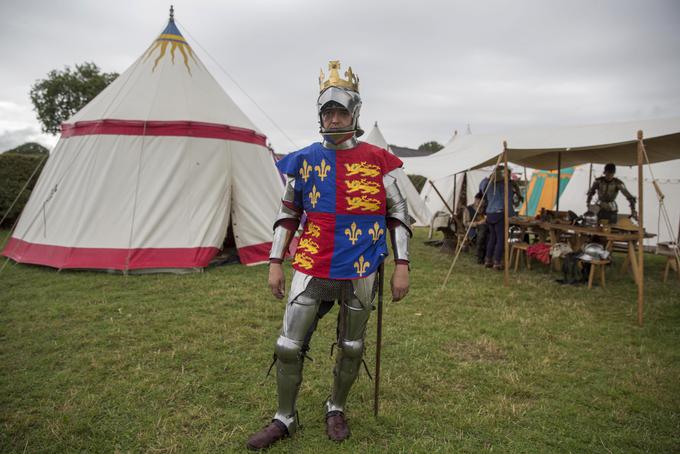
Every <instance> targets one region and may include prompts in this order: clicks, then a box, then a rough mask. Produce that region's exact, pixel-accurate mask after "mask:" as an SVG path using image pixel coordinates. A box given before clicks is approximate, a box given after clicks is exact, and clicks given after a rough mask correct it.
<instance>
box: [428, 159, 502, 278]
mask: <svg viewBox="0 0 680 454" xmlns="http://www.w3.org/2000/svg"><path fill="white" fill-rule="evenodd" d="M502 158H503V153H500V154H499V155H498V159H497V160H496V165H494V166H493V172H492V174H493V175H495V174H496V171H497V170H498V165H499V164H500V162H501V159H502ZM489 186H491V181H490V179H489V183H488V184H487V185H486V187H485V188H484V192H482V199H481V200H480V203H479V205H478V206H477V209H476V210H475V214H474V216H472V219H477V215H478V214H479V209H480V208H481V207H482V203H483V202H484V199H485V198H486V192H487V191H488V190H489ZM471 228H472V222H470V224H469V225H468V228H467V230H465V236H464V237H463V240H462V241H461V242H460V243H459V244H458V248H457V251H456V255H454V256H453V260H452V261H451V266H450V267H449V271H448V272H447V273H446V277H445V278H444V282H443V283H442V286H441V287H440V289H439V290H444V288H445V287H446V284H447V283H448V282H449V278H450V277H451V272H452V271H453V267H454V266H456V262H457V261H458V256H459V255H460V251H462V250H463V244H465V241H466V240H467V238H468V235H470V229H471Z"/></svg>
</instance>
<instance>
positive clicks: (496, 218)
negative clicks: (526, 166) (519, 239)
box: [479, 166, 523, 271]
mask: <svg viewBox="0 0 680 454" xmlns="http://www.w3.org/2000/svg"><path fill="white" fill-rule="evenodd" d="M503 172H504V168H503V166H498V167H497V168H496V170H495V172H493V173H492V174H491V175H489V177H487V178H484V179H483V180H482V182H481V183H480V185H479V192H481V193H482V194H484V192H485V191H486V195H485V199H486V224H487V226H488V229H489V237H488V239H487V243H486V257H485V259H484V266H486V267H487V268H492V267H493V269H495V270H498V271H500V270H502V269H503V251H504V247H505V232H504V231H503V229H504V228H505V222H504V216H505V214H504V211H505V200H504V194H505V185H504V182H503ZM487 187H488V189H487ZM509 187H510V193H509V194H508V196H507V197H508V209H509V210H508V217H512V216H514V215H515V209H514V206H513V202H514V199H516V200H518V201H519V203H521V202H522V201H523V198H522V193H521V191H520V189H519V186H518V185H517V183H516V182H515V181H512V180H510V182H509Z"/></svg>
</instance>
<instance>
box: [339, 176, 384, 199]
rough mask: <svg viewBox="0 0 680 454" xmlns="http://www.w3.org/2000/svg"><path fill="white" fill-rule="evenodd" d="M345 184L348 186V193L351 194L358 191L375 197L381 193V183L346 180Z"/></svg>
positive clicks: (364, 180)
mask: <svg viewBox="0 0 680 454" xmlns="http://www.w3.org/2000/svg"><path fill="white" fill-rule="evenodd" d="M345 184H346V185H347V192H348V193H350V194H351V193H353V192H357V191H358V192H361V193H362V194H371V195H375V194H377V193H379V192H380V183H376V182H375V181H368V180H366V179H364V178H362V179H361V180H345Z"/></svg>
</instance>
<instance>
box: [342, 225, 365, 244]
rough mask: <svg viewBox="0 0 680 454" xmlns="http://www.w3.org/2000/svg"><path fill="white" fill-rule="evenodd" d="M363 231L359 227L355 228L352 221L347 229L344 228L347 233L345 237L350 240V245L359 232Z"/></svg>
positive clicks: (357, 237) (354, 241) (355, 239)
mask: <svg viewBox="0 0 680 454" xmlns="http://www.w3.org/2000/svg"><path fill="white" fill-rule="evenodd" d="M362 233H364V232H362V231H361V229H358V228H357V223H356V222H352V225H351V226H350V228H349V229H345V235H347V238H349V240H350V241H351V242H352V246H354V245H355V244H356V242H357V240H358V239H359V237H360V236H361V234H362Z"/></svg>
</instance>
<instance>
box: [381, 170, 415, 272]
mask: <svg viewBox="0 0 680 454" xmlns="http://www.w3.org/2000/svg"><path fill="white" fill-rule="evenodd" d="M396 172H403V170H401V169H395V170H393V171H391V172H389V173H388V174H386V175H385V176H384V177H383V185H384V186H385V197H386V202H387V227H388V229H389V230H390V237H391V239H392V250H393V251H394V260H395V261H399V260H403V261H409V256H408V243H409V240H410V239H411V236H412V232H411V229H410V227H409V225H410V220H409V215H408V205H407V203H406V199H405V198H404V196H403V195H402V194H401V191H400V190H399V186H397V178H396V175H395V173H396Z"/></svg>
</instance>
